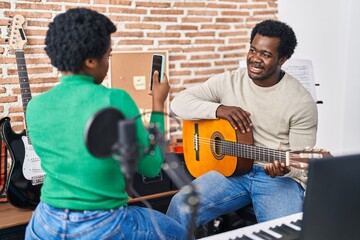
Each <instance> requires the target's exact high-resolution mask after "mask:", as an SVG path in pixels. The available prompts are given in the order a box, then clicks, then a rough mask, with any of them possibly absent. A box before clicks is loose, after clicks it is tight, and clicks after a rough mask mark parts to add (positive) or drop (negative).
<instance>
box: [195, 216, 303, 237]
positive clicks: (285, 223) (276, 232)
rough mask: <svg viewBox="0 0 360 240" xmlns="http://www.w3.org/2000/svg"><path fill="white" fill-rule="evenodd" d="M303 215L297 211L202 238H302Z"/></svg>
mask: <svg viewBox="0 0 360 240" xmlns="http://www.w3.org/2000/svg"><path fill="white" fill-rule="evenodd" d="M302 215H303V214H302V213H296V214H293V215H290V216H286V217H281V218H277V219H274V220H271V221H267V222H262V223H258V224H254V225H251V226H247V227H243V228H239V229H235V230H232V231H228V232H224V233H220V234H216V235H213V236H209V237H205V238H202V240H279V239H280V240H296V239H300V230H301V221H302Z"/></svg>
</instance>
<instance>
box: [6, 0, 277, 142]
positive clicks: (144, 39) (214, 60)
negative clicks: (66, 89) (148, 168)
mask: <svg viewBox="0 0 360 240" xmlns="http://www.w3.org/2000/svg"><path fill="white" fill-rule="evenodd" d="M74 7H90V8H92V9H94V10H97V11H99V12H101V13H104V14H105V15H107V16H108V17H109V18H110V19H112V20H113V22H114V23H115V24H116V26H117V28H118V31H117V32H116V33H115V34H113V37H112V39H113V43H114V45H113V50H114V51H121V50H127V51H128V50H132V51H133V50H141V51H147V50H164V49H166V50H168V51H169V79H170V84H171V95H170V99H172V97H173V96H174V95H176V94H177V92H179V91H181V90H183V89H185V88H187V87H189V86H191V85H194V84H197V83H199V82H203V81H205V80H206V79H208V78H209V77H210V76H212V75H214V74H217V73H221V72H223V71H225V70H232V69H235V68H237V67H238V63H239V60H242V59H244V57H245V56H246V53H247V49H248V46H249V45H248V42H249V35H250V31H251V28H252V27H253V26H254V24H256V23H257V22H259V21H262V20H264V19H269V18H271V19H275V18H277V13H278V10H277V0H168V1H163V0H152V1H145V0H143V1H141V0H132V1H131V0H63V1H60V0H28V1H19V0H16V1H15V0H1V2H0V27H1V40H0V44H1V45H0V54H1V58H0V117H1V118H2V117H4V116H9V117H10V118H11V123H12V127H13V129H14V131H21V130H23V129H24V124H23V120H24V113H23V108H22V102H21V101H22V99H21V94H20V86H19V79H18V72H17V66H16V61H15V55H14V51H13V50H12V49H11V47H10V45H9V44H8V43H7V42H6V41H5V39H6V37H7V26H8V25H9V23H8V22H9V20H11V19H12V17H13V16H14V15H16V14H21V15H23V16H24V17H25V19H26V22H25V24H24V30H25V35H26V36H27V44H26V45H25V46H24V53H25V59H26V66H27V70H28V77H29V82H30V86H31V93H32V96H35V95H37V94H39V93H41V92H44V91H46V90H48V89H50V88H51V87H52V86H54V85H55V84H57V82H58V74H57V71H56V69H55V68H53V67H52V66H51V65H50V61H49V59H48V58H47V56H46V54H45V51H44V38H45V34H46V31H47V25H48V23H49V22H50V21H51V20H52V19H53V18H54V17H55V16H56V15H57V14H58V13H60V12H64V11H65V10H66V9H68V8H74ZM108 82H109V81H105V85H106V84H107V83H108ZM173 136H175V134H174V135H173Z"/></svg>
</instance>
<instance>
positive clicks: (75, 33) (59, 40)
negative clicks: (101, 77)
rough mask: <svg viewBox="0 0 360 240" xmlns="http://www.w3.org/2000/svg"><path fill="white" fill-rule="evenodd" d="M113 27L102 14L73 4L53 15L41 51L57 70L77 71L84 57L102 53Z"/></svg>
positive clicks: (107, 43)
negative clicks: (70, 7)
mask: <svg viewBox="0 0 360 240" xmlns="http://www.w3.org/2000/svg"><path fill="white" fill-rule="evenodd" d="M115 31H116V27H115V25H114V24H113V23H112V22H111V21H110V19H109V18H107V17H106V16H104V15H102V14H100V13H98V12H96V11H93V10H90V9H86V8H73V9H70V10H68V11H66V12H65V13H61V14H59V15H57V16H56V17H55V18H54V21H53V22H51V23H50V24H49V29H48V31H47V33H46V38H45V45H46V46H45V51H46V53H47V55H48V56H49V58H50V60H51V64H52V65H53V66H54V67H56V68H57V69H58V70H59V71H65V72H67V71H70V72H73V73H78V72H79V71H80V70H81V67H82V65H83V63H84V61H85V60H86V59H87V58H95V59H100V58H101V57H102V56H104V54H105V53H106V51H107V49H108V48H109V46H110V44H111V36H110V35H111V33H114V32H115Z"/></svg>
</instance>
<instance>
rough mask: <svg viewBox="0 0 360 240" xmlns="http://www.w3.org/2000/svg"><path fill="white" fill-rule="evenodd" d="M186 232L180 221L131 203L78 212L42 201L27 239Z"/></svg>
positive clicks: (136, 236)
mask: <svg viewBox="0 0 360 240" xmlns="http://www.w3.org/2000/svg"><path fill="white" fill-rule="evenodd" d="M150 212H151V213H150ZM154 221H155V222H156V223H157V227H158V231H157V229H156V226H154V224H153V222H154ZM186 234H187V233H186V229H185V228H184V227H183V226H181V225H180V224H179V223H178V222H176V221H174V220H173V219H171V218H168V217H167V216H166V215H164V214H162V213H160V212H157V211H154V210H152V209H148V208H142V207H136V206H130V207H120V208H118V209H113V210H108V211H84V212H78V211H70V210H68V209H59V208H54V207H51V206H49V205H47V204H45V203H43V202H40V203H39V205H38V206H37V208H36V210H35V211H34V214H33V217H32V219H31V221H30V223H29V224H28V226H27V228H26V236H25V239H26V240H30V239H42V240H45V239H51V240H53V239H74V240H75V239H76V240H81V239H91V240H92V239H127V240H128V239H141V240H143V239H144V240H145V239H149V240H150V239H151V240H152V239H154V240H155V239H156V240H158V239H166V240H167V239H186Z"/></svg>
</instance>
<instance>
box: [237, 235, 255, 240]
mask: <svg viewBox="0 0 360 240" xmlns="http://www.w3.org/2000/svg"><path fill="white" fill-rule="evenodd" d="M235 240H253V239H251V238H249V237H247V236H245V235H244V236H242V237H240V238H238V237H236V238H235Z"/></svg>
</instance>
